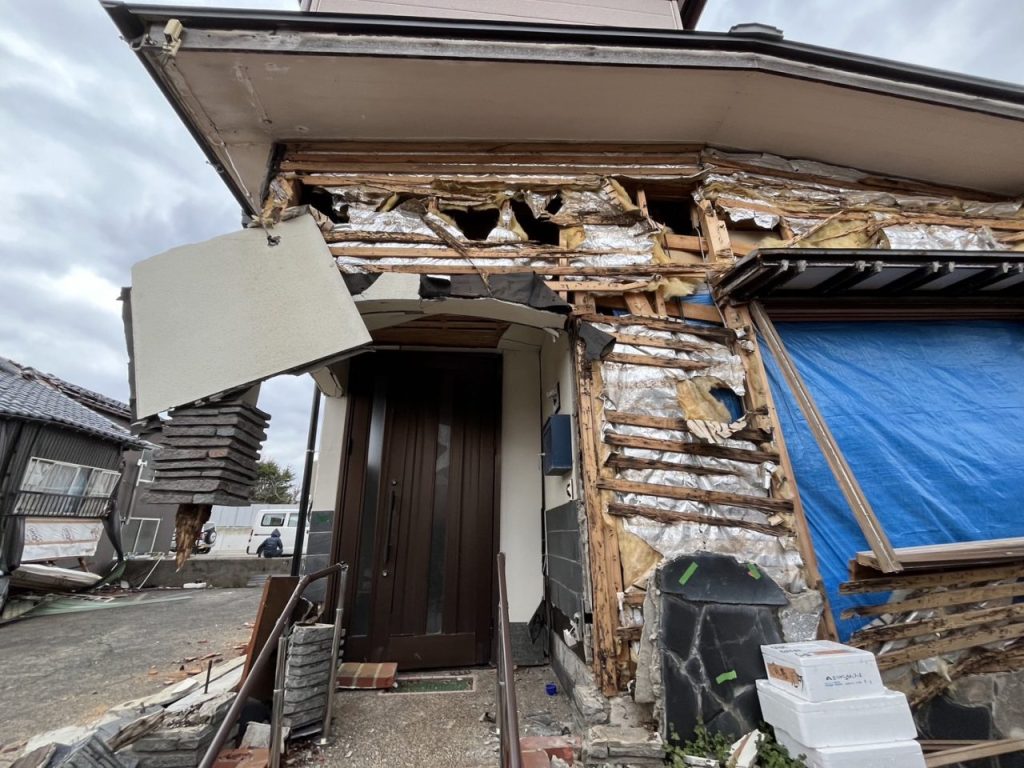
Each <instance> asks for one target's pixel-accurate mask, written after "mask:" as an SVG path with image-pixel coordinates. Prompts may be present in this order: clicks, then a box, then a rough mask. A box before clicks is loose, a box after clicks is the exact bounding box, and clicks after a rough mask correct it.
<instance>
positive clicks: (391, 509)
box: [382, 480, 398, 576]
mask: <svg viewBox="0 0 1024 768" xmlns="http://www.w3.org/2000/svg"><path fill="white" fill-rule="evenodd" d="M397 501H398V481H397V480H392V481H391V489H390V490H389V491H388V527H387V534H386V536H385V541H386V542H387V547H386V551H385V554H384V571H383V573H382V575H383V576H387V575H388V571H389V570H390V569H389V568H388V566H389V565H390V564H391V527H392V525H393V524H394V522H395V504H396V503H397Z"/></svg>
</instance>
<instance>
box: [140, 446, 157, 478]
mask: <svg viewBox="0 0 1024 768" xmlns="http://www.w3.org/2000/svg"><path fill="white" fill-rule="evenodd" d="M155 477H156V469H155V468H154V467H153V449H152V448H146V449H145V450H144V451H143V452H142V456H140V457H139V480H138V482H140V483H152V482H153V479H154V478H155Z"/></svg>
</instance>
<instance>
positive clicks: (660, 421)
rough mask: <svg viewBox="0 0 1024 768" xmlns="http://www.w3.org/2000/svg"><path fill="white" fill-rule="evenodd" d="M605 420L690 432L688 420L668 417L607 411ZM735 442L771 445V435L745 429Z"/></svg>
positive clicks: (736, 437) (740, 430) (611, 422)
mask: <svg viewBox="0 0 1024 768" xmlns="http://www.w3.org/2000/svg"><path fill="white" fill-rule="evenodd" d="M604 419H605V421H607V422H608V423H609V424H626V425H628V426H633V427H650V428H652V429H670V430H675V431H679V432H689V431H690V428H689V426H687V424H686V421H687V420H686V419H680V418H672V417H666V416H649V415H647V414H646V413H624V412H622V411H610V410H605V412H604ZM730 438H731V439H733V440H749V441H750V442H752V443H770V442H771V439H772V437H771V435H770V434H768V432H767V430H764V429H754V428H751V427H743V428H742V429H738V430H736V431H735V432H733V433H732V435H731V436H730Z"/></svg>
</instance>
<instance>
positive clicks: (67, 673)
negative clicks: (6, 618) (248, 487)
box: [0, 589, 262, 744]
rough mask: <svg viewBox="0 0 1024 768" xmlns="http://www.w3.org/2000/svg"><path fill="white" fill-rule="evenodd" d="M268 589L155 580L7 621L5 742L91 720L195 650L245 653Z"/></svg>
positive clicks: (147, 688) (1, 680)
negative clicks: (128, 599)
mask: <svg viewBox="0 0 1024 768" xmlns="http://www.w3.org/2000/svg"><path fill="white" fill-rule="evenodd" d="M261 591H262V590H260V589H210V590H202V591H200V590H152V591H149V592H146V593H143V594H144V599H143V600H142V601H141V602H137V603H132V604H130V605H126V606H124V607H118V608H107V609H102V610H92V611H85V612H81V613H65V614H59V615H50V616H38V617H33V618H28V619H24V620H22V621H17V622H14V623H12V624H7V625H3V626H0V744H6V743H9V742H12V741H17V740H20V739H24V738H27V737H29V736H33V735H35V734H37V733H41V732H43V731H48V730H52V729H54V728H60V727H63V726H66V725H79V724H85V723H87V722H89V721H90V720H92V719H94V718H97V717H99V716H100V715H102V714H103V713H104V712H105V711H106V710H107V709H109V708H110V707H112V706H114V705H116V704H120V703H121V702H123V701H127V700H129V699H135V698H139V697H141V696H146V695H149V694H151V693H155V692H156V691H158V690H160V689H161V688H162V687H163V686H164V681H165V680H168V679H171V678H172V677H174V675H175V672H177V671H178V669H179V667H180V666H181V665H182V663H183V662H184V661H185V659H187V658H190V657H202V656H205V655H207V654H209V653H213V652H219V653H222V654H224V657H225V658H230V657H231V656H233V655H236V654H237V653H238V652H237V651H235V650H233V646H235V645H238V644H240V643H244V642H246V641H247V640H248V639H249V633H250V632H251V629H250V628H249V627H247V626H246V622H252V621H253V620H254V619H255V617H256V606H257V604H258V602H259V598H260V594H261ZM166 597H181V598H183V599H180V600H173V601H163V600H161V598H166ZM120 599H124V598H120ZM192 666H195V663H193V664H192ZM150 670H155V674H150ZM179 674H180V673H179Z"/></svg>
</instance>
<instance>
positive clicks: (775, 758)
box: [665, 723, 807, 768]
mask: <svg viewBox="0 0 1024 768" xmlns="http://www.w3.org/2000/svg"><path fill="white" fill-rule="evenodd" d="M760 731H761V733H763V734H764V735H765V737H764V738H763V739H761V743H760V744H758V747H757V768H807V764H806V763H805V762H804V760H803V758H804V755H800V756H799V757H790V754H789V751H788V750H787V749H786V748H785V747H784V746H782V745H781V744H779V743H778V742H777V741H776V740H775V731H774V730H772V728H771V726H769V725H763V724H762V725H761V728H760ZM738 739H739V736H730V735H726V734H724V733H712V732H711V731H709V730H708V729H707V726H705V725H704V723H697V727H696V728H695V729H694V732H693V738H692V739H690V740H688V741H684V742H683V743H681V744H680V743H679V734H678V733H676V732H675V731H673V732H672V739H671V741H670V742H669V744H667V745H666V747H665V761H666V762H667V763H668V764H669V765H670V766H671V767H672V768H690V767H689V766H687V765H686V762H685V761H684V760H683V758H684V757H707V758H711V759H712V760H717V761H718V764H719V765H720V766H722V768H727V766H728V765H729V751H730V750H731V749H732V745H733V744H735V743H736V741H737V740H738Z"/></svg>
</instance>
